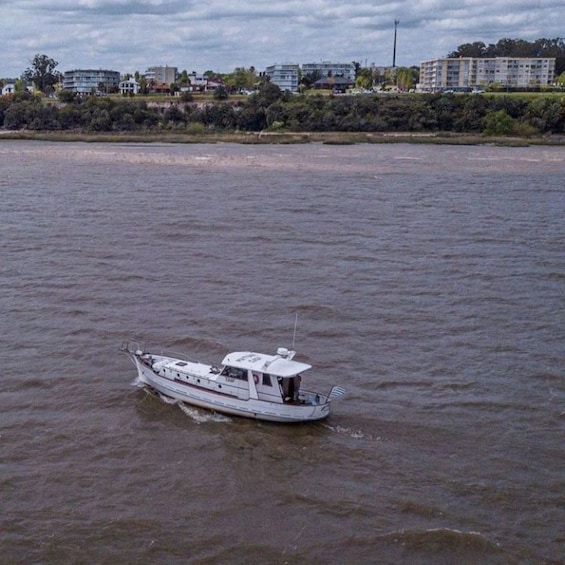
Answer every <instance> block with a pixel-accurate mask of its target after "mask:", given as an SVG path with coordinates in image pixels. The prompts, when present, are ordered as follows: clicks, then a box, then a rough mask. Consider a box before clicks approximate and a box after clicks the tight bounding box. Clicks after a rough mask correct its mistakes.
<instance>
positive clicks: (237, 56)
mask: <svg viewBox="0 0 565 565" xmlns="http://www.w3.org/2000/svg"><path fill="white" fill-rule="evenodd" d="M395 20H398V21H399V23H398V27H397V42H396V65H397V66H412V65H419V64H420V62H421V61H423V60H426V59H433V58H436V57H444V56H446V55H447V54H448V53H449V52H450V51H455V50H456V49H457V47H458V46H459V45H461V44H463V43H473V42H475V41H482V42H484V43H485V44H489V43H496V42H497V41H498V40H499V39H503V38H510V39H525V40H527V41H533V40H535V39H539V38H542V37H543V38H547V39H554V38H557V37H563V36H564V35H565V25H564V22H565V1H564V0H547V1H546V0H463V1H457V0H383V1H379V0H373V1H369V0H346V1H344V0H204V1H197V0H0V30H1V31H0V77H5V78H6V77H10V78H16V77H19V76H20V75H21V74H22V72H23V71H24V70H25V69H27V68H28V67H30V66H31V61H32V59H33V57H34V56H35V55H36V54H44V55H47V56H48V57H50V58H53V59H55V60H56V61H57V62H58V63H59V64H58V66H57V69H56V70H58V71H60V72H64V71H67V70H73V69H92V68H94V69H107V70H113V71H119V72H121V73H122V74H125V73H134V72H135V71H140V72H142V73H143V72H144V71H145V70H146V69H147V68H148V67H152V66H165V65H168V66H172V67H177V68H178V69H179V71H182V70H187V71H188V72H189V73H190V72H192V71H196V72H197V73H203V72H205V71H207V70H212V71H216V72H220V73H229V72H232V71H233V70H234V69H235V68H237V67H246V68H249V67H251V66H254V67H255V69H256V70H257V71H263V70H264V69H265V67H266V66H268V65H272V64H276V63H298V64H303V63H316V62H321V61H331V62H334V63H344V62H345V63H347V62H351V61H357V62H359V63H360V64H361V65H362V66H367V65H371V64H372V63H374V64H376V65H378V66H389V65H392V60H393V47H394V27H395V24H394V22H395Z"/></svg>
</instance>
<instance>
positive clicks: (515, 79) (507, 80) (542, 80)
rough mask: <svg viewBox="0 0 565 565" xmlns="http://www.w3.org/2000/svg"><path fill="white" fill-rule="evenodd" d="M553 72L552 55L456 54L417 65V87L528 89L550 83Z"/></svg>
mask: <svg viewBox="0 0 565 565" xmlns="http://www.w3.org/2000/svg"><path fill="white" fill-rule="evenodd" d="M554 75H555V59H554V58H527V57H493V58H475V57H460V58H454V59H448V58H445V59H431V60H429V61H423V62H422V63H421V64H420V85H419V88H420V90H423V91H431V92H433V91H437V90H446V89H452V90H454V91H458V90H461V91H462V90H469V89H479V88H481V89H482V88H485V87H487V86H489V85H491V84H495V83H496V84H499V85H501V86H502V87H505V88H506V87H509V88H528V87H533V86H540V85H547V84H551V83H552V82H553V80H554Z"/></svg>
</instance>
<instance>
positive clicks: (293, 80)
mask: <svg viewBox="0 0 565 565" xmlns="http://www.w3.org/2000/svg"><path fill="white" fill-rule="evenodd" d="M301 75H302V76H305V75H310V76H314V77H316V80H320V82H319V84H318V83H317V87H318V88H331V87H334V86H335V85H336V83H339V85H340V86H341V87H346V86H351V85H352V84H353V83H354V82H355V65H354V64H353V63H331V62H329V61H323V62H321V63H305V64H303V65H302V67H301V66H300V65H299V64H297V63H284V64H282V65H279V64H276V65H271V66H269V67H267V68H266V69H265V76H267V77H269V79H270V81H271V82H272V83H273V84H276V85H277V86H278V87H279V88H280V89H281V90H288V91H289V92H297V91H298V84H299V82H300V76H301Z"/></svg>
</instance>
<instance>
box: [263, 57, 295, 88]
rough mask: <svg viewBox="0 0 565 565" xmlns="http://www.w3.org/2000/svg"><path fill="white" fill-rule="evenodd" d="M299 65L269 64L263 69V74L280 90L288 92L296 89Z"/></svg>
mask: <svg viewBox="0 0 565 565" xmlns="http://www.w3.org/2000/svg"><path fill="white" fill-rule="evenodd" d="M299 71H300V67H299V65H297V64H295V63H284V64H282V65H271V66H270V67H267V68H266V69H265V76H268V77H269V78H270V80H271V82H272V83H273V84H276V85H277V86H278V87H279V88H280V89H281V90H288V91H289V92H297V91H298V75H299Z"/></svg>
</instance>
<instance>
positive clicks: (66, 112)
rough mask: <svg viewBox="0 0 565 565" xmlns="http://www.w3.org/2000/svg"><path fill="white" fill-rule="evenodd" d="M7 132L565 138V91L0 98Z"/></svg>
mask: <svg viewBox="0 0 565 565" xmlns="http://www.w3.org/2000/svg"><path fill="white" fill-rule="evenodd" d="M0 139H38V140H54V141H112V142H119V141H123V142H152V141H159V142H172V143H214V142H235V143H309V142H322V143H328V144H351V143H399V142H400V143H406V142H408V143H435V144H440V143H443V144H480V143H497V144H506V145H530V144H558V145H565V94H535V95H534V94H529V95H528V94H509V95H504V94H497V95H489V94H452V93H449V94H396V95H377V94H373V95H361V96H347V95H342V96H331V95H330V96H327V95H326V96H322V95H313V96H307V95H290V94H288V93H282V92H281V91H280V90H279V89H278V87H275V86H274V85H270V84H267V85H266V86H265V87H264V88H263V89H261V90H260V91H259V92H257V93H256V94H253V95H251V96H249V97H245V98H238V99H228V100H215V99H213V98H208V99H205V100H201V99H200V100H181V99H166V100H160V101H153V100H148V99H139V100H138V99H136V98H121V97H86V98H78V97H75V98H71V99H69V100H67V101H65V102H62V101H60V100H59V101H54V100H46V99H45V98H41V97H36V96H33V95H30V94H28V93H23V94H17V95H14V96H12V97H5V98H2V99H0Z"/></svg>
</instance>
